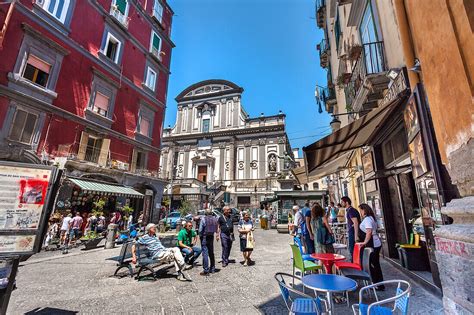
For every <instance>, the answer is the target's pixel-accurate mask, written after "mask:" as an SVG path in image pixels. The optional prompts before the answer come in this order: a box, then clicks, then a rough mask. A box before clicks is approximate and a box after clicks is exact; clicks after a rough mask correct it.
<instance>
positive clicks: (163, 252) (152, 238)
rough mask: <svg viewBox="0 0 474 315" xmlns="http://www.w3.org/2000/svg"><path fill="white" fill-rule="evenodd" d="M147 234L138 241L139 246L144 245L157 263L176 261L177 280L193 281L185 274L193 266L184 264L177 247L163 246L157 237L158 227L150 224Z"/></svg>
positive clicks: (133, 260)
mask: <svg viewBox="0 0 474 315" xmlns="http://www.w3.org/2000/svg"><path fill="white" fill-rule="evenodd" d="M145 232H146V234H145V235H143V236H142V237H140V238H139V239H138V240H137V243H138V244H141V245H144V246H145V247H146V249H147V250H148V251H149V253H150V258H151V259H153V260H156V261H157V262H171V261H174V266H175V268H176V272H177V273H178V277H177V279H178V280H180V281H192V280H191V278H189V276H188V275H186V274H185V273H184V270H187V269H189V268H191V267H192V266H190V265H187V264H186V263H185V262H184V258H183V255H182V254H181V251H180V250H179V248H177V247H172V248H166V247H164V246H163V244H161V241H160V239H159V238H158V237H157V236H156V225H155V224H153V223H150V224H148V225H147V226H146V228H145ZM136 252H137V250H136V245H135V244H134V245H133V246H132V263H134V264H136V263H137V255H136Z"/></svg>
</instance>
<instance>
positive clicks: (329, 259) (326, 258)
mask: <svg viewBox="0 0 474 315" xmlns="http://www.w3.org/2000/svg"><path fill="white" fill-rule="evenodd" d="M311 257H312V258H314V259H317V260H320V261H322V262H323V265H324V267H325V269H326V273H327V274H331V273H332V265H333V264H334V262H335V261H339V260H344V259H346V257H345V256H343V255H340V254H327V253H324V254H323V253H321V254H311Z"/></svg>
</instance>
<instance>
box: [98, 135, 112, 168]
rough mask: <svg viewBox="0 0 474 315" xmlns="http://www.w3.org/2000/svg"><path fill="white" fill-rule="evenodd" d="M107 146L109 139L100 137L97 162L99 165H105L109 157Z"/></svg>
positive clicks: (108, 145)
mask: <svg viewBox="0 0 474 315" xmlns="http://www.w3.org/2000/svg"><path fill="white" fill-rule="evenodd" d="M109 147H110V139H102V147H101V148H100V154H99V161H98V162H97V164H99V165H100V166H106V165H107V159H108V157H109Z"/></svg>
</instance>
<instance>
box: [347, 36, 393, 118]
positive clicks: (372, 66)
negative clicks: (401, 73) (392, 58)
mask: <svg viewBox="0 0 474 315" xmlns="http://www.w3.org/2000/svg"><path fill="white" fill-rule="evenodd" d="M385 71H387V66H386V62H385V54H384V46H383V42H382V41H380V42H373V43H367V44H363V45H362V50H361V53H360V55H359V57H358V59H357V60H356V62H355V64H354V66H353V67H352V75H351V79H350V81H349V82H348V83H347V84H346V85H345V87H344V91H345V95H346V104H347V107H348V108H352V109H354V107H353V104H354V100H355V99H356V98H357V95H358V94H359V91H360V89H361V87H362V86H363V85H364V81H365V79H366V77H368V76H372V75H375V74H382V73H384V72H385Z"/></svg>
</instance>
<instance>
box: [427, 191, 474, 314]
mask: <svg viewBox="0 0 474 315" xmlns="http://www.w3.org/2000/svg"><path fill="white" fill-rule="evenodd" d="M441 212H442V213H443V214H445V215H447V216H450V217H451V218H453V220H454V223H453V224H450V225H443V226H442V227H440V228H438V229H436V231H435V240H436V259H437V261H438V266H439V273H440V278H441V284H442V286H443V304H444V310H445V314H453V315H454V314H473V313H474V196H470V197H464V198H461V199H454V200H452V201H451V202H449V203H448V204H447V205H446V207H443V208H442V210H441Z"/></svg>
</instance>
